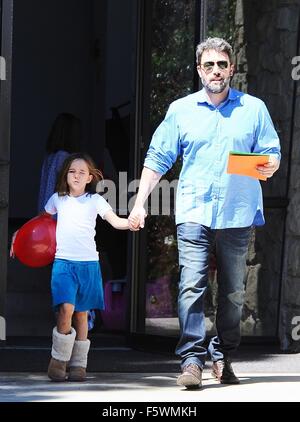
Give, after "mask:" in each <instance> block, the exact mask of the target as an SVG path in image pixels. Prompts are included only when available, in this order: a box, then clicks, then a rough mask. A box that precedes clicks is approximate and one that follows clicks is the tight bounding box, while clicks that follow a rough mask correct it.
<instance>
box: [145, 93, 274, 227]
mask: <svg viewBox="0 0 300 422" xmlns="http://www.w3.org/2000/svg"><path fill="white" fill-rule="evenodd" d="M232 150H234V151H242V152H255V153H264V154H272V155H274V156H276V158H278V159H280V157H281V155H280V144H279V139H278V136H277V133H276V131H275V129H274V126H273V123H272V120H271V117H270V115H269V113H268V110H267V108H266V106H265V104H264V102H263V101H261V100H260V99H258V98H256V97H253V96H251V95H248V94H244V93H242V92H240V91H237V90H235V89H230V90H229V93H228V96H227V99H226V100H225V101H224V102H223V103H221V104H220V105H219V106H218V107H215V106H214V105H213V104H211V102H210V100H209V97H208V96H207V94H206V92H205V90H204V89H202V90H201V91H198V92H196V93H194V94H191V95H188V96H186V97H184V98H181V99H179V100H176V101H174V102H173V103H172V104H171V105H170V107H169V110H168V112H167V114H166V117H165V119H164V120H163V122H162V123H161V124H160V125H159V126H158V128H157V129H156V131H155V133H154V135H153V137H152V141H151V144H150V147H149V150H148V153H147V156H146V159H145V163H144V166H145V167H147V168H149V169H152V170H154V171H156V172H158V173H160V174H165V173H166V172H167V171H168V170H169V169H170V168H171V167H172V165H173V164H174V162H175V161H176V159H177V157H178V155H181V156H182V169H181V172H180V176H179V183H178V187H177V194H176V224H180V223H185V222H195V223H200V224H203V225H205V226H207V227H211V228H212V229H223V228H231V227H248V226H251V225H262V224H264V222H265V220H264V216H263V200H262V191H261V185H260V182H259V181H258V180H257V179H255V178H252V177H248V176H240V175H235V174H228V173H227V163H228V153H229V151H232ZM263 183H265V182H263Z"/></svg>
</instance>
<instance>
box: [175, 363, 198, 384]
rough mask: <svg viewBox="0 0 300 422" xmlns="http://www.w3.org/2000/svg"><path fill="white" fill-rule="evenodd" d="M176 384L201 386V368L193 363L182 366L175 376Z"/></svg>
mask: <svg viewBox="0 0 300 422" xmlns="http://www.w3.org/2000/svg"><path fill="white" fill-rule="evenodd" d="M177 385H183V386H185V387H186V388H201V387H202V369H201V368H200V367H199V366H198V365H196V364H195V363H190V364H188V365H186V366H184V367H183V369H182V374H181V375H179V377H178V378H177Z"/></svg>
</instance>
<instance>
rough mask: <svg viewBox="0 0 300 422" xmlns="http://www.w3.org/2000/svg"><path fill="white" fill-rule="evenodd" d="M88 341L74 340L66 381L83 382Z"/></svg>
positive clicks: (88, 347)
mask: <svg viewBox="0 0 300 422" xmlns="http://www.w3.org/2000/svg"><path fill="white" fill-rule="evenodd" d="M90 344H91V342H90V340H88V339H87V340H75V342H74V347H73V351H72V356H71V359H70V362H69V376H68V381H85V380H86V367H87V356H88V352H89V349H90Z"/></svg>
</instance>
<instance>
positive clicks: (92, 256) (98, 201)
mask: <svg viewBox="0 0 300 422" xmlns="http://www.w3.org/2000/svg"><path fill="white" fill-rule="evenodd" d="M111 209H112V208H111V206H110V205H109V204H108V203H107V202H106V200H105V199H104V198H102V196H100V195H99V194H97V193H96V194H94V195H90V194H87V193H85V194H83V195H81V196H78V197H74V196H69V195H65V196H58V194H57V193H54V194H53V195H52V196H51V197H50V198H49V200H48V202H47V204H46V205H45V210H46V212H47V213H49V214H57V227H56V254H55V258H60V259H68V260H70V261H98V259H99V255H98V252H97V250H96V243H95V240H94V237H95V234H96V231H95V226H96V217H97V214H99V215H100V216H101V218H103V219H104V217H105V214H106V213H107V211H109V210H111Z"/></svg>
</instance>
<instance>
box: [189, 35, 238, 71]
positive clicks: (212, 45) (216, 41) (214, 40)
mask: <svg viewBox="0 0 300 422" xmlns="http://www.w3.org/2000/svg"><path fill="white" fill-rule="evenodd" d="M207 50H215V51H219V52H222V53H226V54H227V55H228V57H229V61H230V63H232V61H233V49H232V47H231V45H230V44H229V43H228V42H227V41H225V40H223V38H218V37H210V38H207V39H206V40H204V41H203V42H201V43H200V44H198V45H197V48H196V62H197V64H200V63H201V56H202V54H203V52H204V51H207Z"/></svg>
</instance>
